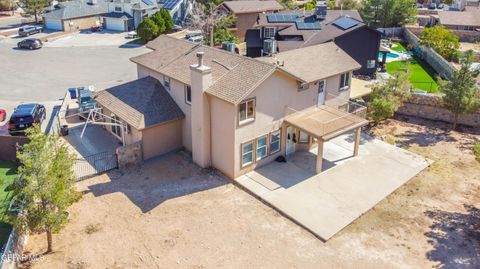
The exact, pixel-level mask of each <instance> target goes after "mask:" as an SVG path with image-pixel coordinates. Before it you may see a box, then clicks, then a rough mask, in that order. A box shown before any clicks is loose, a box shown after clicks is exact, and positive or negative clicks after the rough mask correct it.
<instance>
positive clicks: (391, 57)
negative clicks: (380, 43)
mask: <svg viewBox="0 0 480 269" xmlns="http://www.w3.org/2000/svg"><path fill="white" fill-rule="evenodd" d="M398 57H400V56H399V55H398V54H395V53H391V52H387V60H388V59H389V58H390V59H397V58H398ZM382 58H383V53H382V52H379V53H378V59H380V60H381V59H382Z"/></svg>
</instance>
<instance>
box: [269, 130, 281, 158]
mask: <svg viewBox="0 0 480 269" xmlns="http://www.w3.org/2000/svg"><path fill="white" fill-rule="evenodd" d="M279 151H280V130H278V131H275V132H273V133H270V155H272V154H275V153H277V152H279Z"/></svg>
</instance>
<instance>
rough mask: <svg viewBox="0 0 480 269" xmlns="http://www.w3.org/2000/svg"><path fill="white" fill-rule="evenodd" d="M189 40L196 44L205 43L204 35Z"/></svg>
mask: <svg viewBox="0 0 480 269" xmlns="http://www.w3.org/2000/svg"><path fill="white" fill-rule="evenodd" d="M187 40H188V41H190V42H192V43H195V44H201V43H202V42H203V35H196V36H192V37H189V38H187Z"/></svg>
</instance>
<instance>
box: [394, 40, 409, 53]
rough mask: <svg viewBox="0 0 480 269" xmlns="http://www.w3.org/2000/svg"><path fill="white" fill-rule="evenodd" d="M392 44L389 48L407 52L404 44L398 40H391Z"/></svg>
mask: <svg viewBox="0 0 480 269" xmlns="http://www.w3.org/2000/svg"><path fill="white" fill-rule="evenodd" d="M392 45H393V46H392V47H391V49H392V50H394V51H400V52H407V49H406V48H405V46H403V44H402V43H400V42H392Z"/></svg>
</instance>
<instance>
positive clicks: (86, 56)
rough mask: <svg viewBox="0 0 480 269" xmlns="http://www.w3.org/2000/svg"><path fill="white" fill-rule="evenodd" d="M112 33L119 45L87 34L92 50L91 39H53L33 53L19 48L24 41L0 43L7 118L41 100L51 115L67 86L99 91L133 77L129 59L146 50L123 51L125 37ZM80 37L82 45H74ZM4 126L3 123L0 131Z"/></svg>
mask: <svg viewBox="0 0 480 269" xmlns="http://www.w3.org/2000/svg"><path fill="white" fill-rule="evenodd" d="M110 35H111V36H112V38H113V39H114V40H116V41H115V42H117V44H115V43H113V42H111V43H105V41H104V40H105V36H106V35H105V34H98V35H89V37H88V38H90V41H91V44H92V45H91V46H86V45H85V43H86V42H87V41H88V38H87V37H78V38H70V40H71V41H70V42H67V41H66V40H65V39H63V38H62V39H59V40H58V41H59V43H60V44H57V43H56V41H54V42H52V43H51V44H48V45H46V46H45V47H44V48H42V49H40V50H34V51H29V50H18V49H16V48H15V46H16V43H17V42H18V41H20V40H22V38H18V37H9V38H3V39H0V108H3V109H6V110H7V113H8V116H7V119H8V117H9V115H11V113H12V111H13V108H15V107H16V106H17V105H18V104H19V103H25V102H38V103H42V104H44V105H45V106H46V107H47V110H49V111H52V108H53V106H55V105H58V104H60V103H61V101H60V98H62V97H63V95H64V94H65V91H66V89H67V88H69V87H75V86H85V85H93V86H95V88H96V89H98V90H101V89H105V88H107V87H110V86H113V85H117V84H120V83H123V82H125V81H129V80H132V79H135V78H136V77H137V72H136V67H135V64H133V63H132V62H130V60H129V58H131V57H133V56H136V55H139V54H143V53H145V52H147V51H148V49H146V48H145V47H136V48H132V47H130V48H121V47H120V45H119V44H118V43H119V42H128V40H125V39H124V37H122V35H123V34H118V36H117V37H115V35H114V34H110ZM36 36H37V35H35V36H34V37H36ZM77 39H78V40H81V42H80V44H81V46H80V47H72V45H74V41H75V40H77ZM67 40H69V39H67ZM102 40H103V41H102ZM102 42H103V43H102ZM62 44H64V46H61V45H62ZM112 44H115V45H114V46H113V45H112ZM50 46H52V47H50ZM4 124H5V122H4V123H0V133H2V130H3V129H5V128H4V126H3V125H4ZM2 126H3V127H2Z"/></svg>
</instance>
